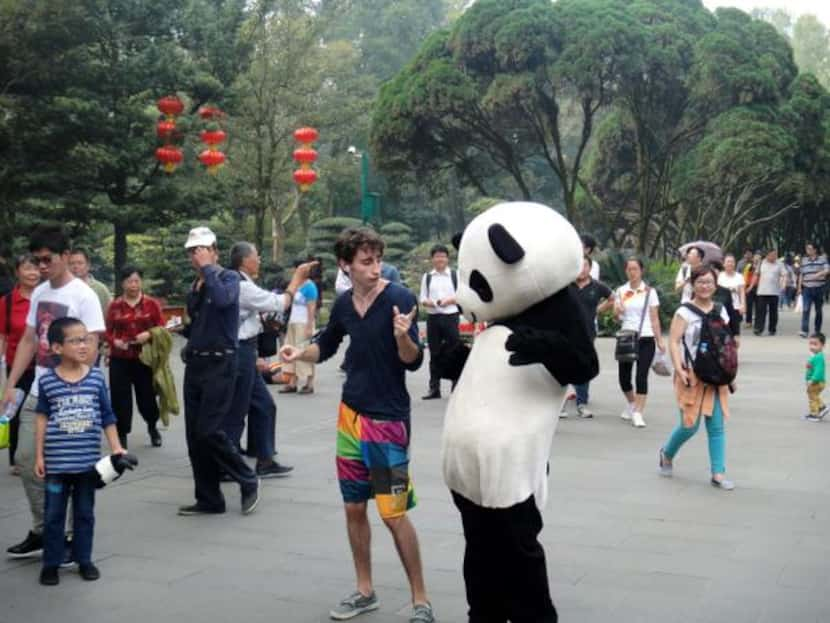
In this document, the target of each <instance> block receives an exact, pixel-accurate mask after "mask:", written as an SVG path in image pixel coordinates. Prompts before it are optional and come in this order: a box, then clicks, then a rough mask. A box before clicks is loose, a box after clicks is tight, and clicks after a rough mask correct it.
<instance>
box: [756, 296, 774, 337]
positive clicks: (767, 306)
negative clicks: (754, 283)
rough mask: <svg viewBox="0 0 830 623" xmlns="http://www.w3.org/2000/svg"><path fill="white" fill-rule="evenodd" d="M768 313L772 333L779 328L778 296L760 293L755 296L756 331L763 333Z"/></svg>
mask: <svg viewBox="0 0 830 623" xmlns="http://www.w3.org/2000/svg"><path fill="white" fill-rule="evenodd" d="M768 313H769V332H770V335H772V334H773V333H775V332H776V330H777V329H778V297H777V296H768V295H760V294H759V295H758V296H756V297H755V326H754V327H753V330H754V331H755V333H763V331H764V325H765V324H766V323H767V314H768Z"/></svg>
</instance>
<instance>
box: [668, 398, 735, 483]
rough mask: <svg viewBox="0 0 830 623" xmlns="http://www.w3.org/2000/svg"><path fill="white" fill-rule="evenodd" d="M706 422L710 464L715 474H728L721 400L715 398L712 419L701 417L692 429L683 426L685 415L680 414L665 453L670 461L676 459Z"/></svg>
mask: <svg viewBox="0 0 830 623" xmlns="http://www.w3.org/2000/svg"><path fill="white" fill-rule="evenodd" d="M701 419H705V420H706V433H707V435H708V437H709V463H710V466H711V468H712V473H713V474H723V473H725V472H726V459H725V457H726V433H724V430H723V410H721V407H720V399H719V398H718V397H717V396H716V397H715V406H714V407H713V409H712V415H711V417H706V416H700V417H698V418H697V420H696V421H695V423H694V426H692V427H691V428H685V427H684V426H683V413H682V412H681V414H680V424H678V425H677V426H676V427H675V429H674V430H673V431H672V433H671V435H670V436H669V440H668V441H667V442H666V445H665V446H663V453H664V454H665V455H666V457H667V458H668V459H669V460H672V459H674V457H675V455H676V454H677V453H678V452H679V451H680V448H681V447H682V446H683V444H684V443H686V442H687V441H689V439H691V438H692V437H693V436H694V434H695V433H696V432H697V429H698V428H699V427H700V420H701Z"/></svg>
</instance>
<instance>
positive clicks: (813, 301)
mask: <svg viewBox="0 0 830 623" xmlns="http://www.w3.org/2000/svg"><path fill="white" fill-rule="evenodd" d="M801 305H802V312H801V332H802V333H809V331H810V305H814V306H815V308H816V319H815V325H814V326H815V328H816V333H818V332H819V331H821V323H822V320H823V318H822V309H821V308H822V306H823V305H824V287H822V286H819V287H817V288H801Z"/></svg>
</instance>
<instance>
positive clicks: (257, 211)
mask: <svg viewBox="0 0 830 623" xmlns="http://www.w3.org/2000/svg"><path fill="white" fill-rule="evenodd" d="M263 201H264V199H260V200H259V202H258V203H257V204H256V205H255V206H254V245H255V246H256V248H257V249H259V250H260V251H261V250H262V249H264V248H265V247H264V246H263V245H264V243H265V212H266V208H265V206H264V205H262V202H263Z"/></svg>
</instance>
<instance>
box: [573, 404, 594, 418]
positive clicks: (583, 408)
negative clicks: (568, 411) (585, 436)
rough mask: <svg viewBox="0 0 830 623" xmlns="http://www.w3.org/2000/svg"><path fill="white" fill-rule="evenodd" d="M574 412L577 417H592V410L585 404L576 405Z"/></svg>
mask: <svg viewBox="0 0 830 623" xmlns="http://www.w3.org/2000/svg"><path fill="white" fill-rule="evenodd" d="M576 413H577V415H578V416H579V417H581V418H585V419H587V418H592V417H594V412H593V411H591V410H590V409H589V408H588V406H587V405H576Z"/></svg>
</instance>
